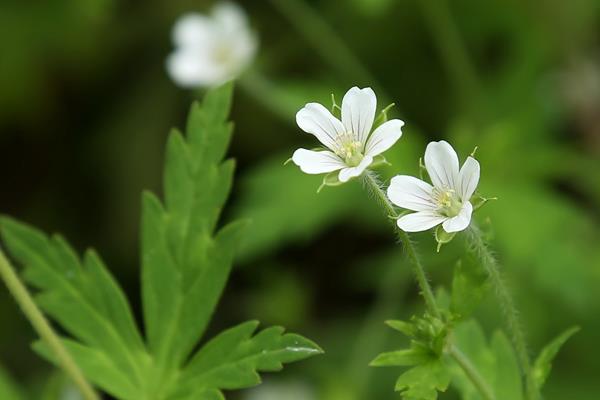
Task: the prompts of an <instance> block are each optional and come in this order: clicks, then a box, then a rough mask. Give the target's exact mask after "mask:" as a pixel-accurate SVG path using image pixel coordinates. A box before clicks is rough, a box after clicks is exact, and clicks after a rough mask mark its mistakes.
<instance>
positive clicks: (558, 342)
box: [533, 326, 580, 390]
mask: <svg viewBox="0 0 600 400" xmlns="http://www.w3.org/2000/svg"><path fill="white" fill-rule="evenodd" d="M579 329H580V328H579V327H577V326H574V327H572V328H569V329H567V330H566V331H565V332H563V333H561V334H560V335H559V336H558V337H557V338H556V339H554V340H553V341H551V342H550V343H548V344H547V345H546V346H545V347H544V348H543V349H542V351H541V352H540V355H539V356H538V357H537V358H536V360H535V362H534V364H533V379H534V380H535V384H536V386H537V388H538V390H541V389H542V386H544V383H546V379H547V378H548V375H549V374H550V370H551V369H552V361H553V360H554V357H556V355H557V354H558V351H559V350H560V348H561V347H562V346H563V345H564V344H565V343H566V342H567V340H569V339H570V338H571V336H573V335H574V334H576V333H577V332H579Z"/></svg>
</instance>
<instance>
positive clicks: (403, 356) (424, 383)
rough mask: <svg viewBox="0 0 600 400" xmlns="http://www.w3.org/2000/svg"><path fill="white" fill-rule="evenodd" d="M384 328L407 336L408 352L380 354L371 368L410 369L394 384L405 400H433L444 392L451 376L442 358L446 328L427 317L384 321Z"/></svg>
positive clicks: (437, 320)
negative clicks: (387, 326) (400, 367)
mask: <svg viewBox="0 0 600 400" xmlns="http://www.w3.org/2000/svg"><path fill="white" fill-rule="evenodd" d="M387 324H388V325H389V326H390V327H391V328H392V329H395V330H397V331H399V332H401V333H403V334H404V335H406V336H408V337H409V338H410V339H411V341H410V348H408V349H404V350H398V351H392V352H388V353H382V354H380V355H379V356H377V357H376V358H375V359H374V360H373V361H372V362H371V366H374V367H388V366H411V367H412V368H410V369H409V370H407V371H406V372H404V373H403V374H402V375H400V377H399V378H398V380H397V382H396V387H395V390H396V391H398V392H400V393H401V394H402V398H403V399H406V400H435V399H437V392H438V391H442V392H443V391H445V390H446V389H447V387H448V385H449V383H450V373H449V371H448V369H447V368H446V366H445V364H444V363H445V360H444V358H443V356H444V354H443V352H444V348H445V346H446V341H447V337H448V333H449V330H448V324H447V323H446V322H444V321H442V320H441V319H439V318H435V317H432V316H430V315H428V314H426V315H425V316H424V317H423V318H417V317H413V318H412V320H411V321H410V322H405V321H387Z"/></svg>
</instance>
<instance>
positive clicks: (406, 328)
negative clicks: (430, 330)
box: [385, 320, 416, 337]
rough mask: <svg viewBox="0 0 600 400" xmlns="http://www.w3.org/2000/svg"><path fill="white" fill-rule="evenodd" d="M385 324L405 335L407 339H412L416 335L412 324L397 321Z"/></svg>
mask: <svg viewBox="0 0 600 400" xmlns="http://www.w3.org/2000/svg"><path fill="white" fill-rule="evenodd" d="M385 324H386V325H387V326H389V327H390V328H392V329H395V330H397V331H398V332H401V333H403V334H405V335H406V336H408V337H413V336H414V335H415V334H416V330H415V327H414V325H413V324H411V323H410V322H405V321H399V320H390V321H385Z"/></svg>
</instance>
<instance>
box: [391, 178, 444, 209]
mask: <svg viewBox="0 0 600 400" xmlns="http://www.w3.org/2000/svg"><path fill="white" fill-rule="evenodd" d="M432 191H433V186H431V185H430V184H429V183H427V182H424V181H422V180H420V179H417V178H415V177H413V176H408V175H398V176H395V177H393V178H392V181H391V182H390V186H389V187H388V189H387V195H388V197H389V199H390V200H391V201H392V203H394V204H395V205H397V206H398V207H402V208H406V209H408V210H412V211H425V210H434V209H435V208H436V206H435V204H434V203H433V201H432V198H431V197H432V194H431V192H432Z"/></svg>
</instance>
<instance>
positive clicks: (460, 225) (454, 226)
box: [442, 201, 473, 232]
mask: <svg viewBox="0 0 600 400" xmlns="http://www.w3.org/2000/svg"><path fill="white" fill-rule="evenodd" d="M472 213H473V206H472V205H471V203H470V202H468V201H467V202H465V203H464V204H463V207H462V209H461V210H460V213H459V214H458V215H457V216H456V217H453V218H450V219H448V220H447V221H445V222H444V224H443V225H442V226H443V227H444V230H445V231H446V232H459V231H462V230H464V229H466V228H467V226H469V223H470V222H471V214H472Z"/></svg>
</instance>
